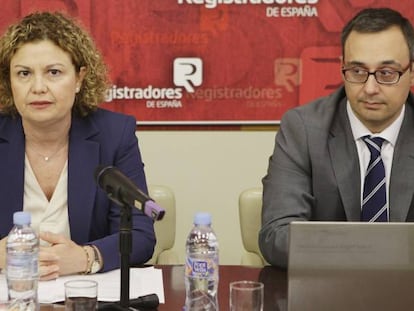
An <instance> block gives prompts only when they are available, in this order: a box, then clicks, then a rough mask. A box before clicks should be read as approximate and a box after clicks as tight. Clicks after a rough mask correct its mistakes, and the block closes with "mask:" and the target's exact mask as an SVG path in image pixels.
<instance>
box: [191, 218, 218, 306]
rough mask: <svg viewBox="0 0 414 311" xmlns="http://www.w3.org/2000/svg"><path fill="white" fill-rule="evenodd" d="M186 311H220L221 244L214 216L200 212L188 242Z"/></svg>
mask: <svg viewBox="0 0 414 311" xmlns="http://www.w3.org/2000/svg"><path fill="white" fill-rule="evenodd" d="M185 264H186V266H185V289H186V299H185V307H184V309H185V310H186V311H196V310H197V311H201V310H203V311H204V310H205V311H207V310H208V311H218V309H219V306H218V301H217V289H218V282H219V247H218V242H217V237H216V234H215V233H214V231H213V229H212V228H211V215H210V214H208V213H197V214H196V215H195V216H194V227H193V228H192V229H191V231H190V233H189V235H188V238H187V242H186V262H185Z"/></svg>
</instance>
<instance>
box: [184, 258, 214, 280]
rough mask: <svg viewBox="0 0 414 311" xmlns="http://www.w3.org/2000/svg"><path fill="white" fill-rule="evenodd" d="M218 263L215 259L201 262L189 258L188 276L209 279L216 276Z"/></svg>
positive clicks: (187, 262) (187, 264)
mask: <svg viewBox="0 0 414 311" xmlns="http://www.w3.org/2000/svg"><path fill="white" fill-rule="evenodd" d="M217 265H218V263H217V262H216V260H215V259H214V258H213V257H210V258H205V259H203V260H200V259H198V258H191V257H187V260H186V270H187V271H186V275H188V276H192V277H209V276H213V275H214V274H215V270H216V269H217Z"/></svg>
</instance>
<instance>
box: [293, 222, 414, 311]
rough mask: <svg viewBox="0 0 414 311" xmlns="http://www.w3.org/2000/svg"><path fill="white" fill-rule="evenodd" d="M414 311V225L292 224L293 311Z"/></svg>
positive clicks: (365, 223)
mask: <svg viewBox="0 0 414 311" xmlns="http://www.w3.org/2000/svg"><path fill="white" fill-rule="evenodd" d="M413 309H414V223H367V222H322V221H300V222H292V223H291V224H290V235H289V258H288V311H324V310H333V311H350V310H352V311H367V310H375V311H378V310H387V311H388V310H413Z"/></svg>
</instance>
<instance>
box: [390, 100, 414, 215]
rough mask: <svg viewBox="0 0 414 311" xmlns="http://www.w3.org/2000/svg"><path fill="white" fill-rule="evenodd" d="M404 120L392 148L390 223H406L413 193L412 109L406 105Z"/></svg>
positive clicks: (413, 124) (410, 105) (413, 141)
mask: <svg viewBox="0 0 414 311" xmlns="http://www.w3.org/2000/svg"><path fill="white" fill-rule="evenodd" d="M405 107H406V109H405V115H404V120H403V123H402V125H401V130H400V133H399V135H398V139H397V142H396V145H395V148H394V157H393V161H392V163H393V164H392V169H391V177H390V189H389V207H390V221H397V222H400V221H406V219H407V214H408V211H409V208H410V205H411V203H412V198H413V193H414V178H413V176H414V135H413V133H414V123H413V122H414V117H413V114H414V109H413V106H412V103H411V104H406V106H405Z"/></svg>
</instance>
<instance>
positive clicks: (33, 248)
mask: <svg viewBox="0 0 414 311" xmlns="http://www.w3.org/2000/svg"><path fill="white" fill-rule="evenodd" d="M13 223H14V226H13V228H12V230H11V231H10V233H9V235H8V237H7V242H6V251H7V254H6V263H7V266H6V278H7V288H8V294H9V300H11V301H13V305H17V306H18V307H17V310H25V311H26V310H27V311H31V310H36V311H37V310H39V302H38V299H37V283H38V278H39V273H38V252H39V238H38V236H37V234H36V232H35V231H34V230H33V229H32V227H30V223H31V215H30V213H27V212H16V213H14V215H13Z"/></svg>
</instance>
